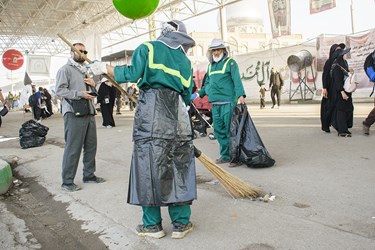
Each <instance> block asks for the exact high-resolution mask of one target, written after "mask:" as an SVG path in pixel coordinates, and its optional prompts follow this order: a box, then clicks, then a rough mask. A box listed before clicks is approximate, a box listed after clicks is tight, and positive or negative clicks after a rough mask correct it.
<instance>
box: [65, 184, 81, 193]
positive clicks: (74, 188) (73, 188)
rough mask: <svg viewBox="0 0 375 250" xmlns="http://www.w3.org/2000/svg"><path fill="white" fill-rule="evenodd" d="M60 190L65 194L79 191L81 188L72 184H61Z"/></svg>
mask: <svg viewBox="0 0 375 250" xmlns="http://www.w3.org/2000/svg"><path fill="white" fill-rule="evenodd" d="M61 190H63V191H65V192H75V191H78V190H81V188H80V187H79V186H77V185H76V184H74V183H72V184H62V185H61Z"/></svg>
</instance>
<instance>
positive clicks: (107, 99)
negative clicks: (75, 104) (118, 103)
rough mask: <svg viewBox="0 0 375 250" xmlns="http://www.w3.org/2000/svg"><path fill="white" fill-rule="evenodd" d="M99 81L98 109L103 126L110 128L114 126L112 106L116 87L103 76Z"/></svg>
mask: <svg viewBox="0 0 375 250" xmlns="http://www.w3.org/2000/svg"><path fill="white" fill-rule="evenodd" d="M101 82H102V83H101V84H100V87H99V91H98V103H100V111H101V112H102V117H103V126H104V127H106V128H112V127H114V126H115V121H114V119H113V106H114V104H115V99H116V89H115V87H113V86H112V84H111V83H110V82H109V81H108V80H107V78H105V77H103V78H102V81H101Z"/></svg>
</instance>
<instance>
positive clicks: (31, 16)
mask: <svg viewBox="0 0 375 250" xmlns="http://www.w3.org/2000/svg"><path fill="white" fill-rule="evenodd" d="M239 1H241V0H160V3H159V6H158V9H157V11H156V12H155V13H154V14H153V15H152V16H151V17H148V18H145V19H140V20H136V21H133V20H131V19H128V18H126V17H124V16H122V15H121V14H120V13H118V11H117V10H116V9H115V8H114V6H113V4H112V0H0V54H3V53H4V52H5V51H6V50H8V49H10V48H13V49H17V50H19V51H21V52H22V53H35V54H46V55H56V54H59V53H61V52H63V51H65V50H67V46H66V45H65V43H63V41H61V39H59V38H58V36H57V34H58V33H60V34H63V35H64V36H65V37H66V38H67V39H69V40H72V41H73V40H77V39H78V40H80V41H84V40H85V38H87V37H88V36H90V35H92V34H93V33H98V34H99V35H100V36H101V38H102V41H101V44H102V48H108V47H111V46H113V45H115V44H119V43H121V42H124V41H127V40H131V39H134V38H136V37H139V36H141V35H144V34H148V33H150V32H155V31H156V30H157V29H158V28H160V27H161V22H165V21H167V20H170V19H179V20H187V19H190V18H193V17H194V16H198V15H202V14H204V13H207V12H210V11H213V10H215V9H218V8H220V7H221V6H224V5H228V4H231V3H235V2H239Z"/></svg>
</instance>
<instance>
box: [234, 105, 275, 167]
mask: <svg viewBox="0 0 375 250" xmlns="http://www.w3.org/2000/svg"><path fill="white" fill-rule="evenodd" d="M229 154H230V157H231V162H235V163H244V164H246V165H247V166H248V167H271V166H273V165H274V164H275V160H274V159H272V157H271V155H270V154H269V153H268V151H267V149H266V147H265V146H264V144H263V142H262V139H261V138H260V136H259V134H258V131H257V130H256V128H255V126H254V123H253V121H252V119H251V117H250V114H249V112H248V111H247V107H246V105H237V106H236V108H235V110H234V112H233V115H232V120H231V125H230V143H229Z"/></svg>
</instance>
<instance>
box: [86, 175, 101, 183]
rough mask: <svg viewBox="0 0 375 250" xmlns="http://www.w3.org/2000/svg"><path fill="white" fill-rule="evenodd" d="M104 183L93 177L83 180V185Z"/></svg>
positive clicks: (99, 178)
mask: <svg viewBox="0 0 375 250" xmlns="http://www.w3.org/2000/svg"><path fill="white" fill-rule="evenodd" d="M103 182H105V179H104V178H101V177H98V176H95V175H94V177H90V178H83V183H103Z"/></svg>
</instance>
